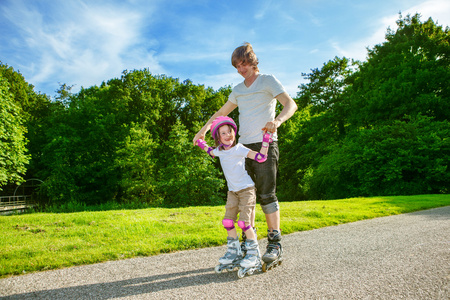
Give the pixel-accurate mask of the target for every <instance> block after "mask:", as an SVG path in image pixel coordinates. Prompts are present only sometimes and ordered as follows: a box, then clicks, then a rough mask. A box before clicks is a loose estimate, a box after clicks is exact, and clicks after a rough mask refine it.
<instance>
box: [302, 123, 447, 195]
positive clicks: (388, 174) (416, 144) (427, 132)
mask: <svg viewBox="0 0 450 300" xmlns="http://www.w3.org/2000/svg"><path fill="white" fill-rule="evenodd" d="M449 136H450V123H449V122H447V121H433V120H432V119H431V118H430V117H425V116H418V117H417V118H407V120H405V121H395V122H394V123H393V124H390V125H382V126H377V127H374V128H371V129H365V130H362V131H360V132H358V133H352V134H350V135H349V136H348V137H347V138H346V141H345V142H344V143H343V144H342V147H340V148H336V149H335V151H333V152H332V153H330V154H328V155H326V156H324V157H323V158H322V163H321V164H320V166H319V167H318V168H317V169H316V171H315V176H313V177H312V179H311V183H310V184H311V191H312V194H311V196H312V197H314V198H325V199H336V198H346V197H357V196H378V195H414V194H430V193H448V191H449V190H448V183H449V182H450V175H449V172H448V169H449V166H450V140H449V139H448V137H449Z"/></svg>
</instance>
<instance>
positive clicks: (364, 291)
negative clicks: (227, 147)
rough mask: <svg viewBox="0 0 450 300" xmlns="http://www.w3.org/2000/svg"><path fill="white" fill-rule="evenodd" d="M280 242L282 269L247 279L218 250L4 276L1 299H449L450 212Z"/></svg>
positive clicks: (429, 212) (321, 231)
mask: <svg viewBox="0 0 450 300" xmlns="http://www.w3.org/2000/svg"><path fill="white" fill-rule="evenodd" d="M265 243H266V241H265V240H262V241H260V245H261V247H262V248H263V247H265ZM283 245H284V248H285V256H284V257H285V262H284V263H283V265H281V266H279V267H277V268H275V269H273V270H271V271H269V272H267V273H258V274H255V275H253V276H250V277H245V278H243V279H238V278H237V274H236V272H229V273H223V274H216V273H214V270H213V269H214V266H215V265H216V262H217V259H218V257H220V256H221V255H223V253H224V252H225V247H224V246H222V247H215V248H209V249H200V250H192V251H183V252H179V253H174V254H165V255H159V256H154V257H143V258H136V259H128V260H123V261H113V262H106V263H101V264H95V265H89V266H81V267H73V268H68V269H62V270H56V271H47V272H40V273H34V274H28V275H23V276H15V277H11V278H6V279H1V280H0V297H2V299H230V298H231V299H450V284H449V282H450V206H447V207H443V208H437V209H431V210H426V211H420V212H416V213H412V214H405V215H397V216H391V217H383V218H378V219H373V220H365V221H360V222H355V223H350V224H343V225H339V226H333V227H327V228H322V229H317V230H312V231H305V232H299V233H295V234H290V235H286V236H284V237H283Z"/></svg>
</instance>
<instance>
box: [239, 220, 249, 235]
mask: <svg viewBox="0 0 450 300" xmlns="http://www.w3.org/2000/svg"><path fill="white" fill-rule="evenodd" d="M238 226H239V227H241V228H242V231H243V232H246V231H247V230H249V229H250V228H251V227H252V226H250V225H248V226H245V222H244V221H238Z"/></svg>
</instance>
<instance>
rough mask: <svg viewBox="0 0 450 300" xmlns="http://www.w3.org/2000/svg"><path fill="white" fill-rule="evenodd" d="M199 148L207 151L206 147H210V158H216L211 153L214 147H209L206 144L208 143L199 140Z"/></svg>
mask: <svg viewBox="0 0 450 300" xmlns="http://www.w3.org/2000/svg"><path fill="white" fill-rule="evenodd" d="M197 146H199V147H200V148H201V149H202V150H205V148H206V147H208V151H207V152H208V154H209V156H211V157H212V158H214V155H213V154H212V153H211V152H212V151H213V150H214V148H213V147H209V146H208V144H206V142H205V141H204V140H202V139H198V140H197Z"/></svg>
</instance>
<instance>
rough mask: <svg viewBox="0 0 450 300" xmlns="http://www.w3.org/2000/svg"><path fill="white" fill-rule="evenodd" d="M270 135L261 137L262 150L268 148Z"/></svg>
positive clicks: (270, 141)
mask: <svg viewBox="0 0 450 300" xmlns="http://www.w3.org/2000/svg"><path fill="white" fill-rule="evenodd" d="M272 142H273V140H272V134H271V133H268V132H267V133H265V134H264V136H263V141H262V146H263V147H264V148H268V147H269V143H272Z"/></svg>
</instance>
